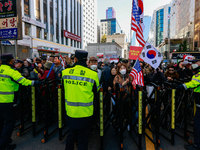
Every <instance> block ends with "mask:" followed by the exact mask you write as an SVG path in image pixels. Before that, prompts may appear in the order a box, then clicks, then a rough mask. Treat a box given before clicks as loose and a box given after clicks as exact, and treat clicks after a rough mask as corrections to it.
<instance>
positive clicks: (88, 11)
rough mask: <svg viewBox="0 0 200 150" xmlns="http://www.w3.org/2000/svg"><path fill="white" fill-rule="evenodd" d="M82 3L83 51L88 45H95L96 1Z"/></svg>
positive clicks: (90, 0)
mask: <svg viewBox="0 0 200 150" xmlns="http://www.w3.org/2000/svg"><path fill="white" fill-rule="evenodd" d="M82 2H83V49H87V48H86V47H87V44H88V43H97V0H82Z"/></svg>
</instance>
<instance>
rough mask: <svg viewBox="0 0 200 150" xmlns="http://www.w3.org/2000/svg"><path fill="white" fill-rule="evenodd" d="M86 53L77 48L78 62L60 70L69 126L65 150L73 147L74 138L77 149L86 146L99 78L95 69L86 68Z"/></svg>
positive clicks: (71, 149) (83, 149) (84, 148)
mask: <svg viewBox="0 0 200 150" xmlns="http://www.w3.org/2000/svg"><path fill="white" fill-rule="evenodd" d="M87 55H88V53H87V52H85V51H80V50H77V51H76V52H75V57H76V58H77V59H78V62H76V63H75V65H74V66H73V67H71V68H67V69H65V70H63V71H62V82H63V86H64V91H65V108H66V114H67V125H68V126H69V128H70V131H69V134H68V136H67V141H66V150H73V149H74V141H75V140H77V141H78V150H86V149H87V147H88V141H89V135H90V129H91V125H92V123H93V111H94V106H93V104H94V97H95V94H96V93H97V91H98V89H99V79H98V74H97V72H96V71H93V70H91V69H89V68H87V65H86V60H87Z"/></svg>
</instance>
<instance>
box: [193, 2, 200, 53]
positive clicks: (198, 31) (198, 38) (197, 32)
mask: <svg viewBox="0 0 200 150" xmlns="http://www.w3.org/2000/svg"><path fill="white" fill-rule="evenodd" d="M199 9H200V0H196V1H195V15H194V50H195V51H200V15H199V14H200V10H199Z"/></svg>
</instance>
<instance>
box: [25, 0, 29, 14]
mask: <svg viewBox="0 0 200 150" xmlns="http://www.w3.org/2000/svg"><path fill="white" fill-rule="evenodd" d="M24 15H25V16H28V17H30V7H29V0H24Z"/></svg>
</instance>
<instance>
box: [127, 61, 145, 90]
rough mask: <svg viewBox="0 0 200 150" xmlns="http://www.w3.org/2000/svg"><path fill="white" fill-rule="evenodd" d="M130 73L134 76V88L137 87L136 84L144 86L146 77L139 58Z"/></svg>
mask: <svg viewBox="0 0 200 150" xmlns="http://www.w3.org/2000/svg"><path fill="white" fill-rule="evenodd" d="M129 75H130V76H132V77H133V82H132V85H133V87H134V89H135V88H136V85H140V86H144V77H143V73H142V69H141V67H140V62H139V60H138V59H137V60H136V62H135V65H134V66H133V69H132V71H131V73H130V74H129Z"/></svg>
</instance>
